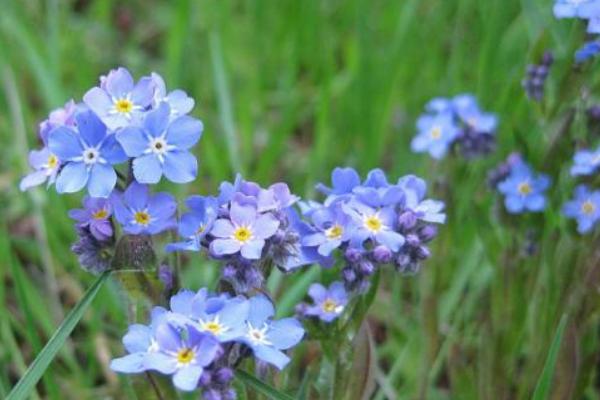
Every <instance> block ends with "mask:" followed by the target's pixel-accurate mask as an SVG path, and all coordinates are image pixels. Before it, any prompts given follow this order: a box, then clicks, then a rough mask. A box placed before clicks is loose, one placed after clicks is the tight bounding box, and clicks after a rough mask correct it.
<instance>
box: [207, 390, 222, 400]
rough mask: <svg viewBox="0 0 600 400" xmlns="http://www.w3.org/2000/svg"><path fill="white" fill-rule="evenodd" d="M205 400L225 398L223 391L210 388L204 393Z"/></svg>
mask: <svg viewBox="0 0 600 400" xmlns="http://www.w3.org/2000/svg"><path fill="white" fill-rule="evenodd" d="M202 397H204V400H223V397H222V396H221V393H220V392H219V391H218V390H216V389H208V390H205V391H204V393H202Z"/></svg>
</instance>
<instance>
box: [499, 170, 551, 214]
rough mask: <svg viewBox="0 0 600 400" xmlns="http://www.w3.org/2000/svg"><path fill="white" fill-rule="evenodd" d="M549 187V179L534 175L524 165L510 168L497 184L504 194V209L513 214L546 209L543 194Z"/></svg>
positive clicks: (545, 176)
mask: <svg viewBox="0 0 600 400" xmlns="http://www.w3.org/2000/svg"><path fill="white" fill-rule="evenodd" d="M549 186H550V178H549V177H548V176H547V175H545V174H535V173H534V172H533V171H532V170H531V168H530V167H529V166H528V165H527V164H525V163H518V164H516V165H514V166H513V167H512V170H511V172H510V174H509V175H508V177H507V178H506V179H505V180H504V181H502V182H500V183H499V184H498V190H499V191H500V192H501V193H502V194H504V196H505V198H504V204H505V206H506V209H507V210H508V211H509V212H510V213H513V214H518V213H522V212H525V211H532V212H539V211H542V210H543V209H544V208H545V207H546V198H545V197H544V192H545V191H546V189H548V187H549Z"/></svg>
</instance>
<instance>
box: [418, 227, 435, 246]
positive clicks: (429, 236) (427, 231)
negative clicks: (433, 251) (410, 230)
mask: <svg viewBox="0 0 600 400" xmlns="http://www.w3.org/2000/svg"><path fill="white" fill-rule="evenodd" d="M437 234H438V228H437V226H435V225H425V226H424V227H422V228H421V229H420V231H419V237H420V238H421V241H423V242H425V243H427V242H429V241H431V240H433V238H435V237H436V236H437Z"/></svg>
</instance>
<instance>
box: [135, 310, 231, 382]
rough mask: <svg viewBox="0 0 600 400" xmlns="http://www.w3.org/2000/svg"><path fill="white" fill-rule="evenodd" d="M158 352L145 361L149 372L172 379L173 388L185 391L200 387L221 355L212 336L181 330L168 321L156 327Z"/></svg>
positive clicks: (150, 354) (196, 331)
mask: <svg viewBox="0 0 600 400" xmlns="http://www.w3.org/2000/svg"><path fill="white" fill-rule="evenodd" d="M156 343H157V344H158V351H155V352H150V353H148V354H147V355H146V356H145V358H144V367H145V368H146V369H147V370H153V371H158V372H160V373H161V374H164V375H172V376H173V378H172V379H173V385H175V387H176V388H178V389H180V390H183V391H192V390H194V389H196V388H197V387H198V381H199V380H200V376H201V375H202V372H203V371H204V368H205V367H207V366H209V365H210V364H211V363H212V362H213V361H214V360H215V359H216V358H218V357H219V356H220V354H221V352H222V349H221V346H220V344H219V342H218V341H217V340H216V339H215V338H214V337H213V336H212V335H210V334H207V333H204V332H200V331H198V330H197V329H195V328H193V327H192V326H188V327H187V329H184V330H183V331H180V330H178V329H176V328H175V327H174V326H173V325H171V324H170V323H168V322H163V323H161V324H159V325H158V327H157V328H156Z"/></svg>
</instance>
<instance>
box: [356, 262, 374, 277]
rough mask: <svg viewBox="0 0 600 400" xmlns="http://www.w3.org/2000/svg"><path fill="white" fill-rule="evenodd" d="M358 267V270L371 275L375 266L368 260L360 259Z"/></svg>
mask: <svg viewBox="0 0 600 400" xmlns="http://www.w3.org/2000/svg"><path fill="white" fill-rule="evenodd" d="M358 268H359V269H360V272H362V273H363V274H365V275H371V274H372V273H373V272H375V266H374V265H373V263H372V262H371V261H369V260H362V261H361V262H360V263H359V264H358Z"/></svg>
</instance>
